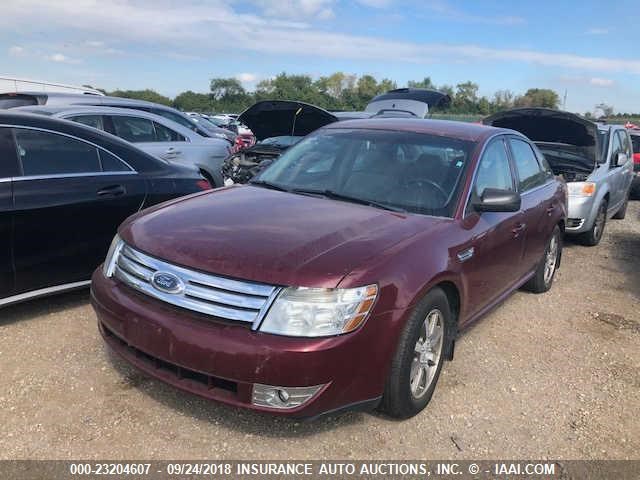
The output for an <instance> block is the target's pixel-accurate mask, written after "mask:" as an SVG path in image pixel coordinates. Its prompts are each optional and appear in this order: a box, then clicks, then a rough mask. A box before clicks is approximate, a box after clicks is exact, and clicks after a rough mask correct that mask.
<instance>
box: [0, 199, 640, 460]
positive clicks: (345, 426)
mask: <svg viewBox="0 0 640 480" xmlns="http://www.w3.org/2000/svg"><path fill="white" fill-rule="evenodd" d="M639 253H640V202H634V203H632V204H630V205H629V211H628V213H627V219H626V220H623V221H619V220H611V221H610V222H609V223H608V225H607V231H606V233H605V237H604V239H603V241H602V243H601V244H600V245H599V246H598V247H595V248H587V247H583V246H580V245H577V244H574V243H571V242H567V244H566V245H565V250H564V257H563V264H562V268H561V269H560V271H559V273H558V276H557V277H556V282H555V284H554V286H553V288H552V290H551V291H550V292H549V293H547V294H544V295H533V294H528V293H524V292H518V293H516V294H515V295H514V296H512V297H511V298H510V299H509V300H507V301H506V302H505V303H504V304H503V305H502V306H500V307H499V308H498V309H497V310H495V311H494V312H493V313H491V314H490V315H488V316H487V317H486V318H484V319H483V320H482V321H480V322H479V323H477V324H476V325H475V326H474V327H473V328H471V329H470V330H468V331H467V332H465V333H464V334H463V335H462V337H461V338H460V339H459V341H458V343H457V345H456V355H455V360H454V361H453V362H450V363H447V364H446V365H445V369H444V372H443V374H442V376H441V378H440V382H439V385H438V387H437V388H436V392H435V395H434V397H433V399H432V401H431V404H430V405H429V407H428V408H427V409H426V410H425V411H424V412H422V413H421V414H420V415H418V416H417V417H415V418H413V419H410V420H406V421H402V422H400V421H394V420H390V419H388V418H385V417H383V416H381V415H377V414H364V413H350V414H345V415H342V416H339V417H334V418H329V419H325V420H321V421H317V422H315V423H298V422H294V421H290V420H285V419H276V418H272V417H268V416H263V415H258V414H254V413H251V412H246V411H240V410H236V409H232V408H228V407H225V406H222V405H219V404H216V403H212V402H209V401H205V400H202V399H200V398H198V397H194V396H191V395H187V394H184V393H182V392H179V391H177V390H175V389H173V388H171V387H169V386H167V385H164V384H162V383H160V382H158V381H155V380H151V379H148V378H146V377H144V376H143V375H141V374H139V373H138V372H136V371H135V370H134V369H132V368H131V367H129V366H128V365H126V364H125V363H124V362H122V361H120V360H119V359H117V358H115V357H112V356H111V355H110V354H109V353H108V352H107V350H106V348H105V346H104V345H103V343H102V341H101V339H100V337H99V335H98V332H97V329H96V321H95V316H94V314H93V311H92V309H91V307H90V306H89V302H88V292H87V291H83V292H75V293H71V294H66V295H62V296H58V297H55V298H49V299H43V300H38V301H33V302H30V303H26V304H22V305H18V306H14V307H11V308H8V309H4V310H1V311H0V378H1V381H2V387H1V388H0V458H3V459H6V458H9V459H15V458H37V459H74V458H75V459H77V458H86V459H90V458H95V459H132V458H135V459H196V458H203V459H204V458H207V459H291V458H294V459H322V458H324V459H365V458H366V459H436V458H453V459H456V458H457V459H463V458H471V459H482V458H486V459H491V458H554V459H555V458H560V459H582V458H589V459H595V458H598V459H624V458H635V459H638V458H640V454H639V453H638V452H640V415H638V412H640V348H638V346H639V345H640V309H639V308H638V307H640V256H639Z"/></svg>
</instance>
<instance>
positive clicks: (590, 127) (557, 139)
mask: <svg viewBox="0 0 640 480" xmlns="http://www.w3.org/2000/svg"><path fill="white" fill-rule="evenodd" d="M482 123H484V124H485V125H491V126H493V127H501V128H509V129H511V130H516V131H518V132H520V133H522V134H523V135H525V136H526V137H528V138H529V139H530V140H532V141H533V142H536V143H540V144H545V145H546V146H547V147H549V146H550V144H566V145H572V146H575V147H579V148H580V150H581V152H582V154H583V155H584V156H586V157H588V159H589V160H590V161H591V162H592V163H591V164H592V165H595V163H596V162H597V161H598V158H597V156H598V152H599V151H600V148H599V145H598V126H597V125H596V124H595V123H594V122H590V121H589V120H586V119H584V118H582V117H579V116H578V115H574V114H573V113H569V112H562V111H559V110H552V109H550V108H515V109H513V110H505V111H504V112H498V113H495V114H493V115H491V116H489V117H487V118H485V119H484V120H483V121H482Z"/></svg>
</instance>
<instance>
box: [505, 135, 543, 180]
mask: <svg viewBox="0 0 640 480" xmlns="http://www.w3.org/2000/svg"><path fill="white" fill-rule="evenodd" d="M509 144H510V145H511V153H512V154H513V161H514V162H515V164H516V169H517V171H518V184H519V190H520V191H521V192H526V191H527V190H531V189H532V188H534V187H537V186H539V185H543V184H544V182H545V181H546V179H547V178H548V175H547V173H546V172H544V171H543V170H542V169H541V168H540V164H539V163H538V159H537V158H536V155H535V153H534V152H533V149H532V148H531V145H529V144H528V143H527V142H525V141H523V140H519V139H517V138H510V139H509Z"/></svg>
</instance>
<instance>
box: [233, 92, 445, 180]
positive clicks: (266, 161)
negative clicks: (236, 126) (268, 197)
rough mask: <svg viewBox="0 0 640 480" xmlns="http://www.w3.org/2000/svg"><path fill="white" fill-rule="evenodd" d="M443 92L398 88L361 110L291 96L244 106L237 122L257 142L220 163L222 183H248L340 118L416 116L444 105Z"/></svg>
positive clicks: (423, 115) (382, 95)
mask: <svg viewBox="0 0 640 480" xmlns="http://www.w3.org/2000/svg"><path fill="white" fill-rule="evenodd" d="M450 101H451V97H449V95H447V94H446V93H442V92H438V91H436V90H428V89H424V88H398V89H395V90H390V91H389V92H387V93H383V94H381V95H378V96H376V97H374V98H373V99H372V100H371V102H369V104H368V105H367V106H366V108H365V110H364V111H362V112H328V111H327V110H324V109H322V108H320V107H317V106H315V105H310V104H308V103H304V102H297V101H292V100H266V101H261V102H258V103H256V104H254V105H253V106H251V107H249V108H248V109H247V110H245V111H244V112H243V113H242V114H241V115H240V116H239V117H238V122H240V123H242V124H244V125H246V126H247V127H248V128H249V129H250V130H251V131H252V132H253V134H254V135H255V140H256V144H255V145H254V146H252V147H250V148H247V149H245V150H244V151H242V152H238V153H236V154H234V155H232V156H231V157H229V158H228V159H227V160H226V161H225V163H224V165H223V167H222V176H223V177H224V179H225V185H233V184H234V183H247V182H248V181H249V180H251V179H252V178H253V177H254V176H256V175H257V174H259V173H260V172H262V171H263V170H264V169H265V168H267V167H268V166H269V165H271V164H272V163H273V162H274V161H275V160H276V159H277V158H278V157H280V155H281V154H282V153H283V152H284V151H285V150H287V149H288V148H289V147H292V146H293V145H295V144H296V143H298V142H299V141H300V140H302V138H303V137H305V136H306V135H308V134H310V133H311V132H314V131H315V130H317V129H319V128H321V127H324V126H325V125H329V124H330V123H334V122H338V121H342V120H354V119H367V118H389V117H416V118H424V117H425V116H426V115H427V114H428V112H429V109H430V108H433V107H435V106H442V105H447V104H448V103H449V102H450Z"/></svg>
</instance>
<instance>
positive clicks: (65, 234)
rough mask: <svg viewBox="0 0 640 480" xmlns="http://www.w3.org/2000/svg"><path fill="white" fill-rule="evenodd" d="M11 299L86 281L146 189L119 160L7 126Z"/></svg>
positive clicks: (75, 142) (54, 136)
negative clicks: (13, 170)
mask: <svg viewBox="0 0 640 480" xmlns="http://www.w3.org/2000/svg"><path fill="white" fill-rule="evenodd" d="M14 135H15V145H16V150H17V153H18V158H19V161H20V165H21V174H22V175H21V176H20V177H17V178H16V179H15V180H14V182H13V190H14V263H15V270H16V276H15V282H16V284H15V287H16V288H15V289H16V293H21V292H26V291H31V290H38V289H41V288H45V287H51V286H57V285H63V284H69V283H75V282H78V281H84V280H88V279H89V278H90V276H91V273H92V271H93V270H94V269H95V268H96V267H97V266H98V265H99V264H100V263H101V262H102V260H103V259H104V255H105V254H106V251H107V249H108V246H109V243H110V240H111V238H112V237H113V235H114V234H115V232H116V229H117V227H118V225H119V224H120V223H121V222H122V221H123V220H124V219H125V218H126V217H127V216H129V215H131V214H132V213H134V212H136V211H138V209H139V208H140V206H141V205H142V203H143V201H144V198H145V194H146V185H145V181H144V179H143V178H141V177H140V176H138V174H137V173H136V172H134V171H133V169H131V168H130V167H129V166H128V165H126V163H125V162H123V161H122V160H121V159H119V158H117V157H116V156H115V155H112V154H111V153H109V152H107V151H106V150H103V149H101V148H98V147H97V146H95V145H93V144H91V143H87V142H85V141H83V140H81V139H79V138H76V137H71V136H68V135H64V134H61V133H58V132H52V131H45V130H39V129H31V128H21V127H16V128H14Z"/></svg>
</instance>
